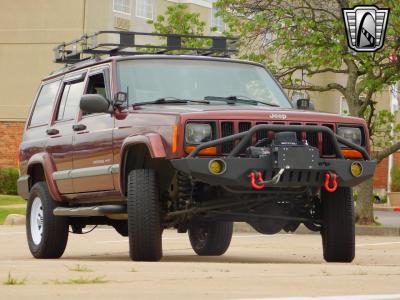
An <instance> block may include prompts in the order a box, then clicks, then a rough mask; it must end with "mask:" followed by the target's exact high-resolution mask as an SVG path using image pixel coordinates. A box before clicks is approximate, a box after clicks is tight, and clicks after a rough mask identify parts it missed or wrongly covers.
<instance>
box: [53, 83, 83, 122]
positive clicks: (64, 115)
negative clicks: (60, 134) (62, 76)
mask: <svg viewBox="0 0 400 300" xmlns="http://www.w3.org/2000/svg"><path fill="white" fill-rule="evenodd" d="M83 88H84V82H83V81H79V82H76V81H75V82H67V83H66V84H64V90H63V92H62V97H61V101H60V106H59V108H58V112H57V118H56V120H57V121H61V120H71V119H74V118H75V115H76V113H77V112H78V107H79V101H80V99H81V96H82V94H83Z"/></svg>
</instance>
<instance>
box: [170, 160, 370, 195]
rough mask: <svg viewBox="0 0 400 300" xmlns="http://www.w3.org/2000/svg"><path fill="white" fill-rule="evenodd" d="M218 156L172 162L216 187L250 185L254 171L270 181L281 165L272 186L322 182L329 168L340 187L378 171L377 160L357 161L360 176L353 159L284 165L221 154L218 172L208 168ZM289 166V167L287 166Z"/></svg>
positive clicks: (194, 176)
mask: <svg viewBox="0 0 400 300" xmlns="http://www.w3.org/2000/svg"><path fill="white" fill-rule="evenodd" d="M214 159H216V158H215V157H201V158H200V157H195V158H181V159H174V160H172V161H171V163H172V165H173V166H174V167H175V168H176V169H177V170H179V171H181V172H183V173H185V174H187V175H190V176H192V177H193V178H195V179H197V180H200V181H203V182H205V183H208V184H210V185H214V186H232V187H235V186H236V187H247V188H250V187H251V186H250V178H249V174H250V172H251V171H253V170H259V171H262V172H263V173H264V179H266V180H270V179H271V178H272V176H273V175H275V174H276V173H277V172H278V171H279V169H280V168H281V167H285V171H284V172H283V175H282V176H281V179H280V181H279V182H278V183H277V184H274V185H271V187H301V186H315V187H319V186H322V185H323V181H324V178H325V173H326V172H328V171H331V172H334V173H336V174H337V181H338V184H339V186H355V185H357V184H359V183H361V182H363V181H364V180H366V179H368V178H371V177H372V176H373V174H374V171H375V166H376V162H375V161H364V160H357V162H358V163H360V164H361V165H362V168H363V171H362V174H361V175H360V176H359V177H355V176H353V175H352V174H351V172H350V169H351V165H352V163H353V162H355V160H351V159H323V158H319V157H315V158H314V161H313V162H310V161H309V160H302V159H299V157H296V159H297V161H296V159H293V160H292V162H291V163H290V165H286V164H285V165H282V164H281V161H276V160H272V158H268V157H267V158H245V157H219V158H218V159H221V160H223V161H224V162H225V163H226V170H225V172H224V173H222V174H219V175H215V174H212V173H211V172H210V171H209V163H210V161H211V160H214ZM288 166H289V168H287V167H288Z"/></svg>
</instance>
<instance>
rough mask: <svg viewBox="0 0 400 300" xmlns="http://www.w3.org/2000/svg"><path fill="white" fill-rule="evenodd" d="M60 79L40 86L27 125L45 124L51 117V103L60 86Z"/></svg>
mask: <svg viewBox="0 0 400 300" xmlns="http://www.w3.org/2000/svg"><path fill="white" fill-rule="evenodd" d="M60 82H61V81H60V80H58V81H54V82H51V83H48V84H45V85H43V86H42V88H41V89H40V92H39V96H38V98H37V101H36V104H35V108H34V109H33V113H32V117H31V122H30V124H29V126H38V125H47V124H49V121H50V119H51V112H52V108H53V103H54V100H55V98H56V95H57V91H58V88H59V86H60Z"/></svg>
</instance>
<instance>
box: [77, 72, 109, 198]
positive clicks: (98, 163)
mask: <svg viewBox="0 0 400 300" xmlns="http://www.w3.org/2000/svg"><path fill="white" fill-rule="evenodd" d="M85 94H102V95H103V96H104V97H105V98H107V99H110V95H111V92H110V81H109V67H108V66H107V67H104V66H102V67H100V68H96V69H92V70H91V71H90V73H89V75H88V79H87V84H86V88H85ZM113 128H114V117H113V116H112V115H110V114H109V113H100V114H87V113H84V112H80V114H79V117H78V119H77V122H76V124H75V126H74V154H73V169H74V170H73V186H74V191H75V193H84V192H95V191H109V190H113V189H114V183H113V179H112V172H113V170H114V168H113V164H114V159H113V149H112V132H113Z"/></svg>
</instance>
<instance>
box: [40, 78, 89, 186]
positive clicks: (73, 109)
mask: <svg viewBox="0 0 400 300" xmlns="http://www.w3.org/2000/svg"><path fill="white" fill-rule="evenodd" d="M85 75H86V71H80V72H77V73H73V74H69V75H66V76H65V77H64V80H63V82H62V85H61V91H60V94H59V99H58V101H57V104H56V107H55V111H54V117H53V120H52V123H51V126H50V127H49V128H48V129H47V131H46V132H47V135H48V137H49V138H48V142H47V152H48V153H49V154H50V155H51V156H52V158H53V161H54V163H55V167H56V172H54V173H53V179H54V180H55V181H56V183H57V187H58V190H59V192H60V193H61V194H68V193H73V192H74V189H73V185H72V179H71V177H70V172H71V171H72V167H73V166H72V155H73V134H74V131H73V128H72V127H73V125H74V124H75V118H76V116H77V114H78V112H79V109H78V108H79V107H78V105H79V99H80V97H81V96H82V93H83V89H84V79H85Z"/></svg>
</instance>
